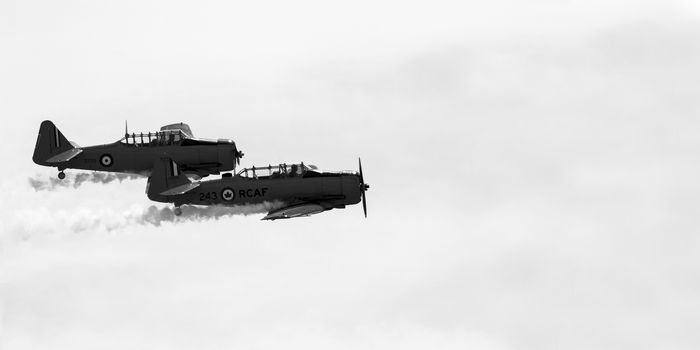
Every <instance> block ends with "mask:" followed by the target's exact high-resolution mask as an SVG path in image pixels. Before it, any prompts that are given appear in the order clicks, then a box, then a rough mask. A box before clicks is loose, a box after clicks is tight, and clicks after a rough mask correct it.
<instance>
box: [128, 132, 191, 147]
mask: <svg viewBox="0 0 700 350" xmlns="http://www.w3.org/2000/svg"><path fill="white" fill-rule="evenodd" d="M187 138H188V137H187V135H185V134H184V133H183V131H182V130H164V131H157V132H149V133H138V134H136V133H132V134H125V135H124V137H123V138H122V139H121V140H120V142H121V143H125V144H127V145H136V146H165V145H178V144H180V143H181V142H182V141H183V140H185V139H187Z"/></svg>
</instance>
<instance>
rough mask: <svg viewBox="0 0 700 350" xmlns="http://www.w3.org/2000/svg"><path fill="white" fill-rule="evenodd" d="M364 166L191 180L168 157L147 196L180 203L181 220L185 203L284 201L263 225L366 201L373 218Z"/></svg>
mask: <svg viewBox="0 0 700 350" xmlns="http://www.w3.org/2000/svg"><path fill="white" fill-rule="evenodd" d="M358 162H359V167H360V168H359V172H354V171H344V172H327V171H321V170H319V169H318V168H316V167H315V166H312V165H310V166H306V165H304V163H301V164H291V165H287V164H280V165H277V166H267V167H262V168H256V167H252V168H246V169H243V170H241V171H240V172H239V173H238V174H236V175H235V176H234V175H233V174H231V173H226V174H223V175H222V177H221V178H220V179H216V180H208V181H191V180H190V179H189V178H187V176H184V175H183V174H182V172H181V171H180V169H179V166H178V164H177V162H175V161H174V160H173V159H171V158H167V157H164V158H162V159H159V160H157V161H156V162H155V164H154V166H153V173H152V174H151V176H150V177H149V179H148V185H147V188H146V193H147V194H148V198H150V199H151V200H154V201H157V202H165V203H174V204H175V210H174V212H175V215H180V214H182V209H181V208H180V206H181V205H183V204H194V205H224V206H233V205H246V204H259V203H263V202H276V201H279V202H282V203H283V206H282V207H281V208H278V209H275V210H272V211H270V212H269V213H268V214H267V215H266V216H265V217H264V218H262V220H276V219H289V218H295V217H300V216H309V215H312V214H317V213H320V212H323V211H326V210H331V209H333V208H345V206H346V205H351V204H357V203H359V202H360V198H362V208H363V210H364V213H365V217H367V201H366V199H365V191H367V189H368V188H369V185H368V184H366V183H365V181H364V177H363V175H362V161H361V160H359V161H358Z"/></svg>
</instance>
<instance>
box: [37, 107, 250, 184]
mask: <svg viewBox="0 0 700 350" xmlns="http://www.w3.org/2000/svg"><path fill="white" fill-rule="evenodd" d="M163 156H167V157H170V158H171V159H172V160H173V161H175V162H177V163H178V164H180V166H181V171H182V172H184V173H186V174H191V175H194V176H196V177H205V176H208V175H209V174H219V173H220V172H223V171H229V170H233V169H235V166H236V164H240V159H241V157H243V152H241V151H239V150H238V148H236V143H235V142H233V140H229V139H218V140H207V139H200V138H195V137H194V136H193V135H192V130H191V129H190V127H189V126H188V125H187V124H184V123H176V124H170V125H166V126H163V127H161V128H160V131H157V132H149V133H146V134H144V133H139V134H136V133H132V134H129V132H128V129H127V130H126V131H125V133H124V137H122V138H121V139H120V140H118V141H116V142H114V143H108V144H104V145H97V146H89V147H80V146H78V145H77V144H75V143H73V142H70V141H68V140H67V139H66V138H65V136H63V133H61V131H59V130H58V128H57V127H56V125H54V123H52V122H51V121H50V120H45V121H44V122H42V123H41V126H40V127H39V136H38V137H37V140H36V146H35V147H34V156H33V157H32V160H34V163H36V164H39V165H44V166H50V167H57V168H58V171H59V173H58V178H59V179H63V178H65V177H66V174H65V173H64V172H63V170H65V169H84V170H98V171H109V172H122V173H136V174H143V175H148V174H150V173H151V169H152V167H153V164H154V162H155V160H156V159H160V157H163Z"/></svg>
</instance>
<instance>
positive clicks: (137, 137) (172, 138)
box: [119, 123, 235, 146]
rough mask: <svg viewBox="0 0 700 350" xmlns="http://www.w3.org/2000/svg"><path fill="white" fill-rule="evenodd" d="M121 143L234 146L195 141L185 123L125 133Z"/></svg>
mask: <svg viewBox="0 0 700 350" xmlns="http://www.w3.org/2000/svg"><path fill="white" fill-rule="evenodd" d="M119 141H120V142H121V143H123V144H126V145H131V146H172V145H179V146H202V145H217V144H227V145H235V143H234V142H233V140H230V139H219V140H208V139H197V138H194V136H192V130H191V129H190V127H189V125H187V124H185V123H175V124H170V125H166V126H163V127H161V128H160V131H156V132H148V133H138V134H137V133H131V134H129V133H127V134H125V135H124V137H123V138H122V139H121V140H119Z"/></svg>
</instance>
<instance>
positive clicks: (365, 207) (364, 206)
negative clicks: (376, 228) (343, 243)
mask: <svg viewBox="0 0 700 350" xmlns="http://www.w3.org/2000/svg"><path fill="white" fill-rule="evenodd" d="M362 210H364V212H365V218H366V217H367V196H366V195H365V191H362Z"/></svg>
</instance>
